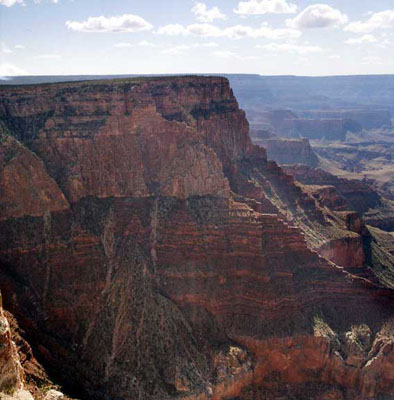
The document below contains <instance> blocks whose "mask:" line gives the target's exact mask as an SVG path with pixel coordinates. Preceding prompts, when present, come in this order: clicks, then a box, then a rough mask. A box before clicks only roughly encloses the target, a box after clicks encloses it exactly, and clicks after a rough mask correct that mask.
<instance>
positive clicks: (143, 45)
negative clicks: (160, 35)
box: [138, 40, 157, 47]
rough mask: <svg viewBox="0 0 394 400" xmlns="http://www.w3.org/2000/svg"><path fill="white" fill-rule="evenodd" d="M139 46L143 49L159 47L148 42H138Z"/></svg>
mask: <svg viewBox="0 0 394 400" xmlns="http://www.w3.org/2000/svg"><path fill="white" fill-rule="evenodd" d="M138 46H141V47H157V45H155V44H154V43H152V42H149V41H148V40H141V41H140V42H138Z"/></svg>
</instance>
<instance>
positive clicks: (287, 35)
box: [223, 24, 301, 40]
mask: <svg viewBox="0 0 394 400" xmlns="http://www.w3.org/2000/svg"><path fill="white" fill-rule="evenodd" d="M300 35H301V32H300V31H297V30H295V29H289V28H284V29H281V28H279V29H275V28H271V27H270V26H269V25H267V24H262V25H261V26H260V28H252V27H250V26H245V25H235V26H232V27H229V28H226V29H224V30H223V36H226V37H229V38H231V39H241V38H243V37H249V38H255V39H257V38H265V39H271V40H280V39H296V38H298V37H299V36H300Z"/></svg>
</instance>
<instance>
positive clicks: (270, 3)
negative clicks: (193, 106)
mask: <svg viewBox="0 0 394 400" xmlns="http://www.w3.org/2000/svg"><path fill="white" fill-rule="evenodd" d="M0 43H1V48H0V76H5V75H27V74H28V75H59V74H67V75H68V74H126V73H130V74H133V73H138V74H154V73H258V74H266V75H277V74H295V75H334V74H335V75H337V74H372V73H394V2H393V0H322V2H319V1H317V2H313V1H306V0H242V1H240V0H201V1H199V0H197V1H194V0H166V1H164V0H0Z"/></svg>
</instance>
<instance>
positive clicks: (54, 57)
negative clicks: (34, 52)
mask: <svg viewBox="0 0 394 400" xmlns="http://www.w3.org/2000/svg"><path fill="white" fill-rule="evenodd" d="M34 58H35V59H36V60H58V59H60V58H62V56H61V55H60V54H40V55H38V56H35V57H34Z"/></svg>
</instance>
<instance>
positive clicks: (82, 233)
mask: <svg viewBox="0 0 394 400" xmlns="http://www.w3.org/2000/svg"><path fill="white" fill-rule="evenodd" d="M0 118H1V119H2V121H3V122H4V124H5V126H6V129H7V131H8V132H10V134H11V135H12V137H13V139H12V140H15V143H16V145H17V146H19V145H20V146H24V147H26V148H27V149H28V151H29V152H31V153H32V154H33V152H34V154H33V156H34V157H38V158H39V161H40V163H39V165H40V168H42V170H41V172H40V174H39V179H38V178H37V179H38V181H39V182H40V185H39V187H40V190H39V191H37V192H35V195H34V196H32V203H31V205H29V207H28V208H23V207H19V209H18V210H21V211H18V212H19V214H16V215H15V216H11V217H7V218H4V219H2V220H1V221H0V232H1V233H0V235H1V236H0V266H1V268H0V287H1V288H2V290H3V291H4V293H5V294H6V298H7V306H8V308H9V309H10V310H12V311H13V312H14V313H15V315H16V317H17V318H18V319H19V320H20V321H21V324H22V325H23V326H24V327H26V329H29V335H30V337H31V338H32V341H33V343H34V345H35V347H36V348H37V350H38V352H39V356H40V358H41V359H42V360H43V362H44V363H45V365H46V366H47V367H48V369H49V370H50V371H51V372H52V373H54V374H55V375H56V376H57V377H58V378H59V379H60V380H61V381H62V382H64V383H66V384H67V385H68V388H70V390H72V391H74V392H75V393H78V394H82V395H84V396H85V397H88V398H97V399H100V398H109V397H111V398H122V399H130V400H131V399H133V400H139V399H144V400H146V399H152V400H153V399H154V400H158V399H161V400H163V399H174V398H183V399H185V400H186V399H190V400H191V399H196V400H197V399H200V400H202V399H209V398H210V399H221V398H226V397H230V396H241V398H245V399H246V398H247V397H245V396H246V394H244V393H243V391H247V390H249V388H252V390H259V386H260V385H264V384H265V382H270V381H272V380H273V379H274V378H273V377H276V378H275V379H276V380H277V382H278V384H279V383H281V384H284V385H286V384H289V385H293V384H294V385H297V384H299V385H302V384H307V383H309V382H313V383H314V384H320V383H321V384H328V385H335V386H337V387H338V388H339V389H340V390H349V391H352V390H353V391H354V395H353V397H350V398H354V399H356V398H357V396H364V397H365V398H373V397H376V396H379V395H388V394H389V395H391V394H393V393H394V379H392V376H391V375H390V371H391V369H390V368H388V366H389V365H392V357H393V350H392V348H390V344H387V343H388V342H389V339H387V340H386V338H389V337H390V332H391V331H390V330H387V329H386V330H384V329H385V326H388V325H387V323H389V321H390V319H391V318H392V316H393V312H392V300H391V299H392V297H390V296H392V294H390V292H389V291H387V292H384V291H382V290H381V289H380V288H379V287H378V286H376V285H374V284H373V283H372V282H370V281H368V280H367V279H365V278H364V277H363V278H361V277H359V276H356V275H351V274H349V273H347V272H346V271H344V270H343V269H342V268H339V267H338V266H336V265H334V264H333V263H331V262H329V261H327V260H326V259H325V258H323V257H321V256H319V255H318V254H317V252H315V251H313V250H311V247H314V248H318V247H319V246H321V245H322V244H323V243H324V241H325V240H327V238H329V237H331V238H332V237H333V236H334V234H335V235H337V236H338V237H343V235H349V236H352V234H354V235H358V233H356V230H357V223H356V220H355V219H354V220H351V221H353V222H352V223H351V222H350V220H349V221H348V223H347V222H346V221H347V220H346V218H343V219H342V222H338V219H335V218H334V217H333V214H330V213H331V211H330V210H325V209H324V208H323V207H321V206H320V205H319V202H318V201H317V200H316V199H315V198H314V197H313V196H312V195H311V194H310V193H308V192H306V191H304V190H303V188H302V186H300V185H298V184H297V183H296V182H295V181H294V178H293V177H292V176H291V175H289V174H287V173H285V172H284V171H283V170H282V169H281V168H280V167H279V166H278V165H277V164H276V163H275V162H272V161H268V160H267V156H266V152H265V150H264V149H261V148H259V147H257V146H254V145H252V143H251V141H250V138H249V135H248V123H247V121H246V119H245V115H244V113H243V112H242V111H241V110H239V108H238V105H237V102H236V100H235V98H234V96H233V94H232V92H231V89H230V87H229V85H228V81H227V80H226V79H223V78H217V77H213V78H199V77H176V78H152V79H135V80H114V81H99V82H90V83H87V82H79V83H69V84H55V85H40V86H26V87H19V88H12V89H11V90H10V89H9V88H6V87H5V88H2V89H0ZM9 140H10V139H7V140H6V141H3V142H2V146H3V147H5V148H6V147H8V146H10V144H9V143H10V142H9ZM16 141H17V142H16ZM12 143H14V142H12ZM18 143H19V144H18ZM29 154H30V153H29ZM23 157H25V155H23ZM23 157H22V158H23ZM7 162H10V160H7ZM7 165H8V164H6V167H7ZM6 167H5V168H6ZM34 176H37V175H34ZM5 182H6V183H4V184H3V185H4V188H3V187H1V189H2V190H4V192H5V193H7V192H9V191H10V189H9V188H8V187H7V182H8V181H5ZM47 190H49V191H50V192H52V191H53V192H54V193H56V196H55V197H54V198H52V199H50V200H51V201H50V202H48V203H45V202H44V199H45V193H47ZM33 200H34V201H33ZM1 201H3V198H2V197H1ZM4 204H6V202H4ZM42 204H46V206H45V207H46V208H48V209H46V210H44V209H42V208H40V207H42ZM45 207H44V208H45ZM51 207H53V208H51ZM32 210H33V211H32ZM329 216H330V217H332V218H331V219H329V218H328V217H329ZM296 225H297V226H296ZM350 227H352V229H354V231H350V230H349V229H350ZM317 228H319V229H320V228H321V230H319V229H317ZM317 317H319V318H321V319H322V320H323V321H324V323H325V324H327V326H329V329H330V330H332V332H333V335H334V336H335V335H337V336H338V337H339V338H341V339H340V340H342V338H343V337H344V336H346V333H347V332H351V330H352V326H361V325H362V326H364V325H366V326H368V327H369V329H370V330H371V332H386V331H387V332H388V333H384V335H383V334H382V337H384V338H385V339H384V340H383V339H382V340H381V341H380V342H379V343H380V344H377V345H376V348H374V350H373V352H372V353H371V357H370V356H369V350H368V346H367V345H366V347H365V350H363V354H362V356H363V357H364V358H363V360H364V361H365V362H366V364H365V363H358V364H356V365H354V363H355V361H354V360H355V357H353V353H354V352H355V350H354V349H353V347H354V346H353V347H352V346H351V345H349V346H348V347H347V348H346V349H347V350H346V351H347V353H346V354H347V355H346V356H341V357H342V358H341V357H339V356H338V355H337V354H336V353H335V351H336V350H334V349H336V348H335V347H334V346H335V345H334V344H331V342H330V338H331V336H330V337H329V338H328V339H327V338H323V339H322V338H321V337H320V336H319V335H316V334H315V333H314V327H315V325H316V318H317ZM385 324H386V325H385ZM327 329H328V328H327ZM365 330H368V328H365ZM330 332H331V331H330ZM376 338H377V336H376V337H374V339H373V340H378V339H376ZM357 340H358V339H357ZM371 340H372V336H371ZM379 340H380V339H379ZM333 342H334V343H335V340H333ZM383 342H384V343H383ZM343 346H345V345H343ZM383 349H384V350H383ZM359 356H360V355H359V354H358V353H357V357H359ZM375 356H377V358H375ZM357 357H356V358H357ZM360 357H361V356H360ZM348 359H349V360H352V361H351V362H350V361H349V363H348V364H349V365H348V364H347V360H348ZM357 359H358V358H357ZM369 361H371V362H372V361H373V368H370V364H368V362H369ZM367 364H368V367H367ZM371 380H374V384H373V385H370V384H369V382H371ZM339 389H338V390H339ZM245 393H246V392H245ZM278 393H279V391H278ZM242 396H244V397H242Z"/></svg>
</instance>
